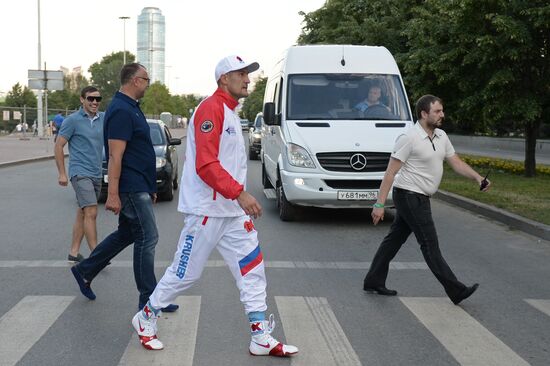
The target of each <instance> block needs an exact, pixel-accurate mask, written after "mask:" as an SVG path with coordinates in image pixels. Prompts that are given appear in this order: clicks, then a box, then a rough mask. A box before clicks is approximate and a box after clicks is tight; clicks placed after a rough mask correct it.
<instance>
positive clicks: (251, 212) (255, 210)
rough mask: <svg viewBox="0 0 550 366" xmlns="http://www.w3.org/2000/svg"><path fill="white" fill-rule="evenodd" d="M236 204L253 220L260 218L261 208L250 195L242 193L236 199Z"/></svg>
mask: <svg viewBox="0 0 550 366" xmlns="http://www.w3.org/2000/svg"><path fill="white" fill-rule="evenodd" d="M237 202H239V206H241V208H242V209H243V210H244V213H245V214H247V215H248V216H250V217H252V218H253V219H256V218H258V217H260V216H262V206H260V204H259V203H258V201H256V198H254V196H252V195H251V194H250V193H248V192H246V191H242V192H241V193H240V194H239V197H237Z"/></svg>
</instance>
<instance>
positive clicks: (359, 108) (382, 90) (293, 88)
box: [287, 74, 410, 121]
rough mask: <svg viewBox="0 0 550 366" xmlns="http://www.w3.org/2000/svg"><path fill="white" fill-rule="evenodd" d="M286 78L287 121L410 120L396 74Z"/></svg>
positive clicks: (291, 76) (294, 76)
mask: <svg viewBox="0 0 550 366" xmlns="http://www.w3.org/2000/svg"><path fill="white" fill-rule="evenodd" d="M288 80H289V81H288V105H287V119H289V120H332V121H333V120H387V121H410V114H409V108H408V104H407V99H406V97H405V93H404V92H403V88H402V86H401V82H400V78H399V76H398V75H384V74H294V75H290V76H289V79H288Z"/></svg>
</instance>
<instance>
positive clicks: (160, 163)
mask: <svg viewBox="0 0 550 366" xmlns="http://www.w3.org/2000/svg"><path fill="white" fill-rule="evenodd" d="M165 165H166V159H165V158H159V157H158V156H157V169H158V168H162V167H163V166H165Z"/></svg>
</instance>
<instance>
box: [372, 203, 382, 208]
mask: <svg viewBox="0 0 550 366" xmlns="http://www.w3.org/2000/svg"><path fill="white" fill-rule="evenodd" d="M372 207H374V208H384V204H383V203H378V202H376V203H375V204H374V205H372Z"/></svg>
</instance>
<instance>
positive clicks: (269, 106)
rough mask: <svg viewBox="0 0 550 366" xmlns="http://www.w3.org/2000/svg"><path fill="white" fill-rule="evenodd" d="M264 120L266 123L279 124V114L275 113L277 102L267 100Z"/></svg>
mask: <svg viewBox="0 0 550 366" xmlns="http://www.w3.org/2000/svg"><path fill="white" fill-rule="evenodd" d="M263 112H264V122H265V124H266V125H279V124H280V122H279V121H278V118H277V117H278V116H276V115H275V103H273V102H267V103H265V104H264V111H263Z"/></svg>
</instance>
